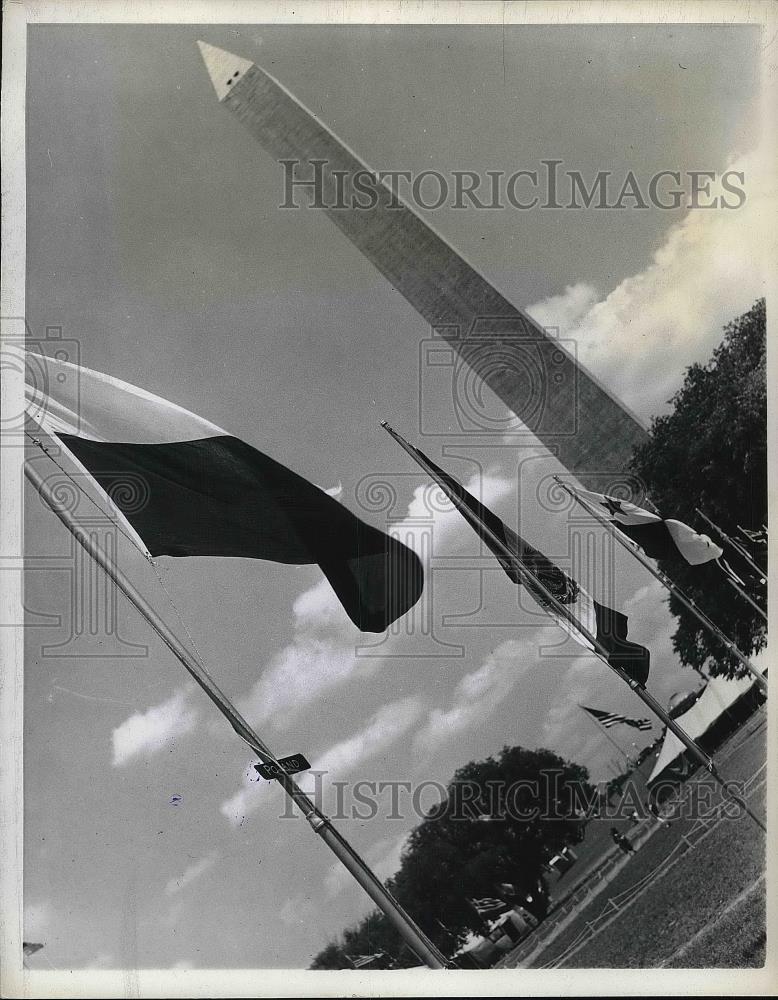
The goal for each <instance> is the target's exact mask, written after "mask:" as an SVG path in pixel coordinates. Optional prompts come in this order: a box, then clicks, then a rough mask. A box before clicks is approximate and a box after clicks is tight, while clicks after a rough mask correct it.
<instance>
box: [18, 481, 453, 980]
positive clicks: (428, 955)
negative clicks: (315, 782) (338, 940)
mask: <svg viewBox="0 0 778 1000" xmlns="http://www.w3.org/2000/svg"><path fill="white" fill-rule="evenodd" d="M24 473H25V475H26V476H27V479H29V481H30V482H31V483H32V485H33V486H34V487H35V489H36V490H37V491H38V493H39V494H40V496H41V498H42V499H43V501H44V503H45V504H46V505H47V506H48V507H50V508H51V510H52V511H53V512H54V513H55V514H56V516H57V517H58V518H59V519H60V521H61V522H62V523H63V524H64V525H65V527H66V528H67V529H68V531H69V532H70V533H71V535H73V537H74V538H75V539H76V541H77V542H78V543H79V544H80V545H82V546H83V548H84V549H86V551H87V552H88V553H89V555H90V556H91V557H92V558H93V559H94V560H95V562H96V563H97V564H98V566H100V568H101V569H102V570H103V571H104V572H105V573H106V574H107V575H108V576H109V577H110V579H111V580H113V581H114V583H115V584H116V586H117V587H118V588H119V589H120V590H121V591H122V593H123V594H124V595H125V596H126V597H127V598H128V600H129V601H130V603H131V604H132V605H133V606H134V607H135V608H136V609H137V610H138V611H139V612H140V614H141V615H142V616H143V618H145V620H146V621H147V622H148V624H149V625H150V626H151V627H152V628H153V629H154V631H155V632H156V633H157V635H158V636H159V637H160V639H162V641H163V642H164V643H165V645H166V646H167V647H168V649H169V650H170V651H171V652H172V653H173V655H174V656H175V657H176V658H177V659H178V660H179V661H180V662H181V663H182V664H183V666H184V667H185V668H186V669H187V671H188V672H189V673H190V674H191V676H192V677H193V678H194V680H195V681H196V682H197V683H198V684H199V685H200V687H201V688H202V689H203V691H204V692H205V694H206V695H207V696H208V697H209V698H210V699H211V701H212V702H213V703H214V704H215V705H216V707H217V708H218V709H219V711H220V712H221V713H222V715H224V716H225V718H226V719H227V720H228V722H229V723H230V725H231V726H232V728H233V729H234V730H235V732H236V733H237V734H238V735H239V736H240V737H241V738H242V739H243V740H245V742H246V743H247V744H248V745H249V746H250V747H251V749H252V750H253V751H254V752H255V753H256V754H257V755H258V756H259V758H260V760H261V761H262V762H263V763H264V764H273V765H275V767H276V769H277V777H276V780H277V781H278V783H279V784H280V785H281V787H282V788H283V789H284V791H285V792H286V794H287V795H288V796H289V797H290V798H291V799H292V800H293V802H294V803H295V804H296V805H297V806H298V808H299V809H300V811H301V812H302V814H303V816H305V818H306V819H307V820H308V822H309V824H310V825H311V827H312V828H313V830H314V831H315V832H316V833H317V834H318V835H319V836H320V837H321V839H322V840H323V841H324V842H325V844H327V846H328V847H329V848H330V849H331V850H332V852H333V853H334V854H335V855H336V856H337V858H338V860H339V861H340V862H341V863H342V864H343V865H344V866H345V867H346V868H347V869H348V870H349V871H350V872H351V874H352V875H353V876H354V878H355V879H356V880H357V882H359V884H360V885H361V886H362V888H363V889H364V890H365V892H366V893H367V894H368V895H369V896H370V897H371V899H372V900H373V902H374V903H375V904H376V905H377V906H378V907H379V909H380V910H381V911H382V912H383V913H384V914H385V915H386V916H387V917H388V919H389V920H390V921H391V922H392V923H393V924H394V926H395V927H396V928H397V930H398V931H399V933H400V935H401V936H402V937H403V939H404V940H405V941H406V942H407V943H408V945H409V946H410V947H411V948H412V949H413V951H414V952H415V953H416V954H417V955H418V956H419V958H420V959H422V961H424V962H425V963H426V964H427V965H428V966H429V967H430V968H432V969H443V968H447V967H448V966H449V962H448V961H447V959H446V957H445V956H444V955H443V954H442V952H440V951H439V950H438V948H437V947H436V946H435V945H434V944H433V943H432V941H430V939H429V938H428V937H427V936H426V934H424V932H423V931H422V930H421V928H420V927H418V926H417V925H416V924H415V923H414V921H413V920H412V919H411V917H410V916H409V915H408V914H407V913H406V912H405V910H404V909H403V908H402V907H401V906H400V904H399V903H398V902H397V900H396V899H395V898H394V897H393V896H392V895H391V893H390V892H389V891H388V890H387V889H386V887H385V886H384V884H383V883H382V882H381V880H380V879H379V878H378V877H377V875H376V874H375V873H374V872H373V871H372V870H371V869H370V868H369V867H368V865H367V864H366V863H365V862H364V861H363V860H362V858H361V857H360V856H359V855H358V854H357V852H356V851H355V850H354V849H353V847H351V845H350V844H349V843H348V841H347V840H346V839H345V838H344V837H343V836H342V835H341V834H340V833H339V832H338V831H337V830H336V829H335V827H334V826H333V824H332V821H331V820H330V819H329V817H328V816H326V815H325V814H324V813H323V812H321V810H319V809H318V808H317V807H316V806H315V805H314V804H313V802H312V801H311V800H310V798H309V797H308V796H307V795H306V794H305V792H304V791H303V790H302V789H301V788H300V787H299V786H298V785H297V783H296V782H295V781H294V780H293V779H292V778H291V776H290V775H288V774H287V773H286V771H285V770H284V768H283V766H282V765H281V764H279V762H278V760H277V758H276V757H275V756H274V754H273V753H272V752H271V751H270V750H269V749H268V747H267V746H266V744H265V743H264V742H263V741H262V740H261V739H260V738H259V736H258V735H257V734H256V733H255V732H254V730H253V729H252V728H251V726H250V725H249V724H248V722H246V720H245V719H244V718H243V717H242V716H241V715H240V713H239V712H238V710H237V709H236V708H235V706H234V705H233V704H232V703H231V702H230V700H229V699H228V698H227V696H226V695H225V694H224V693H223V692H222V691H220V690H219V688H218V687H217V685H216V683H215V682H214V681H213V680H212V679H211V677H210V675H209V674H208V672H207V671H206V670H205V669H204V668H203V667H202V666H201V665H200V664H199V663H197V661H196V660H195V658H194V657H193V656H192V654H191V653H190V651H189V650H188V649H187V648H186V646H185V645H184V644H183V643H182V642H181V640H180V639H179V638H178V636H177V635H176V634H175V633H174V632H173V631H172V630H171V629H170V627H169V626H168V625H167V623H166V622H165V621H164V620H163V619H162V618H161V617H160V616H159V615H158V614H157V612H156V611H155V610H154V609H153V608H152V607H151V605H150V604H149V603H148V602H147V601H146V599H145V598H144V597H143V596H142V595H141V594H140V593H138V591H137V589H136V588H135V586H134V585H133V584H132V582H131V581H130V580H129V579H128V578H127V577H126V576H125V575H124V574H123V573H122V571H121V570H120V569H119V567H118V566H117V565H116V564H115V563H114V562H113V561H112V560H111V558H110V557H109V556H108V555H107V553H106V552H105V551H104V550H103V549H102V548H101V547H100V546H99V545H98V544H97V542H96V541H95V540H94V539H93V538H92V537H91V536H90V534H89V532H87V531H85V530H84V529H83V528H82V527H81V526H80V525H79V524H78V522H77V521H76V520H75V518H74V517H73V515H72V514H71V512H70V511H68V510H65V509H64V508H63V507H61V506H59V505H58V504H57V502H56V500H55V498H54V497H53V495H52V493H51V490H50V488H49V487H47V486H46V483H45V481H44V479H43V477H42V476H41V475H40V474H39V472H38V471H37V469H35V468H33V466H32V463H31V462H29V461H28V462H25V465H24Z"/></svg>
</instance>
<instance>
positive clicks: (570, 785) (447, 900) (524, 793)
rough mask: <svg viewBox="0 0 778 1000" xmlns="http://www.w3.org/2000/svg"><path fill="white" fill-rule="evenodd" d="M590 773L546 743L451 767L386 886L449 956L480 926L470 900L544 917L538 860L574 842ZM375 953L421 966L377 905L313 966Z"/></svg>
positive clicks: (590, 791)
mask: <svg viewBox="0 0 778 1000" xmlns="http://www.w3.org/2000/svg"><path fill="white" fill-rule="evenodd" d="M588 778H589V775H588V772H587V771H586V769H585V768H584V767H581V766H580V765H578V764H572V763H569V762H567V761H565V760H563V759H562V758H561V757H558V756H557V755H556V754H554V753H552V752H551V751H550V750H526V749H524V748H523V747H504V748H503V750H502V752H501V753H500V755H499V756H498V757H496V758H495V757H488V758H487V759H486V760H483V761H478V762H476V761H472V762H471V763H470V764H467V765H466V766H465V767H463V768H460V770H458V771H457V772H456V774H455V775H454V777H453V779H452V781H451V782H450V784H449V785H448V788H447V797H446V800H445V801H444V802H442V803H440V804H439V805H437V806H435V807H434V808H433V809H431V810H430V811H429V812H428V814H427V815H426V817H425V818H424V819H423V820H422V822H421V823H420V824H419V825H418V826H416V827H415V828H414V829H413V830H412V831H411V834H410V836H409V838H408V842H407V845H406V847H405V850H404V852H403V855H402V858H401V864H400V869H399V871H398V872H397V874H396V875H395V876H394V878H392V879H390V880H389V881H388V882H387V886H388V888H389V889H390V890H391V891H392V892H393V893H394V895H395V896H396V897H397V899H398V900H399V902H400V903H401V905H402V906H403V907H404V908H405V909H406V910H407V911H408V912H409V913H410V914H411V916H412V917H413V919H414V920H415V921H416V922H417V923H418V924H419V926H420V927H421V928H422V929H423V930H424V931H425V933H426V934H427V935H428V936H429V937H430V938H431V939H432V940H433V941H434V942H435V944H437V946H438V947H439V948H440V949H441V951H443V952H444V953H447V954H452V953H453V952H454V951H455V950H456V949H457V947H458V946H459V945H460V944H462V943H463V942H464V940H465V939H466V937H467V934H468V932H471V931H472V932H474V933H477V934H480V933H483V932H484V931H485V929H486V928H485V924H484V922H483V919H482V917H480V916H479V915H478V913H477V911H476V910H475V908H474V907H473V905H472V904H471V903H470V900H471V899H482V898H483V897H487V896H489V897H500V898H504V899H506V900H507V901H508V902H514V901H515V902H517V903H520V904H521V905H523V906H526V908H527V909H529V910H531V911H533V912H535V914H536V915H537V916H544V915H545V912H546V909H547V906H548V890H547V887H546V884H545V879H544V875H543V871H544V869H543V865H544V862H545V861H546V860H547V859H548V858H549V856H550V855H552V854H554V853H556V852H557V851H559V850H560V849H561V848H562V847H564V846H565V845H567V844H571V843H577V842H578V841H579V840H580V839H581V837H582V834H583V825H584V822H585V814H586V812H587V810H588V809H589V808H590V807H591V806H592V805H593V803H594V801H595V800H596V792H595V789H594V788H593V787H592V786H591V785H590V784H589V781H588ZM376 951H385V952H387V953H388V954H389V955H391V956H392V958H393V959H394V960H395V961H396V963H397V965H398V966H401V967H402V966H408V965H417V964H418V959H417V958H416V956H415V955H413V954H412V953H411V952H410V950H409V949H408V948H406V947H404V945H403V944H402V942H401V940H400V937H399V935H398V934H397V932H396V931H395V930H394V928H393V927H392V925H391V924H390V923H389V921H388V920H387V919H386V918H385V917H384V916H383V914H381V913H378V912H374V913H371V914H370V915H369V916H368V917H366V918H365V919H364V920H362V921H361V923H359V924H358V925H357V926H356V927H354V928H350V929H348V930H347V931H345V933H344V935H343V939H342V942H341V943H332V944H330V945H328V946H327V947H326V948H325V949H324V950H323V951H321V952H320V953H319V954H318V955H317V956H316V958H315V959H314V962H313V965H312V966H311V968H314V969H325V968H330V969H331V968H350V967H351V962H350V961H349V958H348V957H347V956H350V957H352V958H353V957H355V956H357V955H363V954H374V953H375V952H376ZM337 963H340V964H337Z"/></svg>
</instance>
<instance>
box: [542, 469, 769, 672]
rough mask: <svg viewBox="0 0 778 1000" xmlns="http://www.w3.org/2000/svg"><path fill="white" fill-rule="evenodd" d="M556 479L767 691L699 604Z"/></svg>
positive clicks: (557, 477) (734, 646)
mask: <svg viewBox="0 0 778 1000" xmlns="http://www.w3.org/2000/svg"><path fill="white" fill-rule="evenodd" d="M554 479H555V480H556V482H557V483H559V485H560V486H561V487H562V489H563V490H564V491H565V492H566V493H568V494H569V495H570V496H571V497H572V498H573V499H574V500H575V501H576V503H578V504H580V505H581V507H583V509H584V510H585V511H586V512H587V513H588V514H590V515H591V516H592V517H593V518H594V519H595V520H596V521H599V522H600V524H602V525H603V527H604V528H605V529H606V530H607V531H608V532H609V533H610V534H611V535H612V536H613V537H614V538H615V539H616V541H617V542H619V544H620V545H622V546H623V547H624V548H625V549H626V550H627V552H631V553H632V555H633V556H634V557H635V558H636V559H637V560H638V562H639V563H641V564H642V565H643V566H645V568H646V569H647V570H648V571H649V573H651V575H652V576H655V577H656V579H657V580H659V582H660V583H661V584H662V585H663V586H664V587H666V588H667V590H669V591H670V593H671V594H673V595H674V596H675V597H677V598H678V600H679V601H680V602H681V604H683V605H684V607H686V608H688V609H689V611H691V613H692V614H693V615H694V616H695V617H696V618H697V619H698V620H699V621H700V622H702V624H703V625H704V626H705V628H707V629H708V631H710V632H712V633H713V635H715V636H716V638H717V639H718V640H719V641H720V642H721V643H723V645H724V646H726V648H727V649H728V650H729V652H730V653H732V655H733V656H734V657H735V658H736V659H738V660H739V661H740V662H741V663H742V664H743V666H744V667H745V668H746V670H748V671H749V672H750V673H751V674H753V676H754V678H755V679H756V682H757V684H758V685H759V686H760V687H761V688H762V690H763V691H767V681H766V680H765V678H764V677H763V676H762V674H761V673H760V672H759V671H758V670H757V669H756V667H755V666H754V665H753V663H752V662H751V661H750V660H749V659H748V657H747V656H746V655H745V654H744V653H741V651H740V650H739V649H738V648H737V646H736V645H735V643H734V642H733V641H732V640H731V639H729V638H728V637H727V636H726V635H724V633H723V632H722V631H721V629H720V628H719V627H718V625H715V624H714V623H713V622H712V621H711V620H710V618H708V616H707V615H706V614H705V612H704V611H701V610H700V608H699V607H698V606H697V604H696V603H695V602H694V601H693V600H692V599H691V598H690V597H687V596H686V594H685V593H684V592H683V591H682V590H681V589H680V588H679V587H678V586H677V585H676V584H674V583H673V581H672V580H671V579H670V578H669V577H668V576H666V575H665V574H664V573H663V572H662V571H661V570H659V569H657V568H656V567H655V566H653V565H652V564H651V562H650V561H649V560H648V559H647V558H646V557H645V556H644V555H643V553H642V552H641V551H640V549H639V548H638V547H637V545H635V543H634V542H632V541H627V540H626V538H624V536H623V535H622V533H621V532H620V531H617V530H616V527H615V525H613V524H611V522H610V521H609V520H608V519H607V518H606V517H603V516H602V515H601V514H600V513H599V511H596V510H594V508H592V507H591V506H590V505H589V504H588V503H586V501H585V500H582V499H581V497H580V496H579V495H578V493H577V492H576V491H575V490H574V489H573V488H572V487H570V486H568V484H567V483H565V482H564V481H563V480H562V479H560V477H559V476H554Z"/></svg>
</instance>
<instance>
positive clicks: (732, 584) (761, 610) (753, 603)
mask: <svg viewBox="0 0 778 1000" xmlns="http://www.w3.org/2000/svg"><path fill="white" fill-rule="evenodd" d="M727 583H728V584H729V585H730V587H732V588H733V589H734V590H736V591H737V592H738V594H740V596H741V597H742V598H743V599H744V600H746V601H748V603H749V604H750V605H751V607H753V608H755V609H756V610H757V611H758V612H759V614H760V615H761V616H762V618H764V620H765V621H767V614H766V613H765V610H764V608H761V607H760V606H759V605H758V604H757V603H756V601H755V600H754V599H753V597H751V595H750V594H747V593H746V592H745V590H743V588H742V587H740V586H738V584H736V583H735V581H734V580H733V579H732V577H731V576H728V577H727Z"/></svg>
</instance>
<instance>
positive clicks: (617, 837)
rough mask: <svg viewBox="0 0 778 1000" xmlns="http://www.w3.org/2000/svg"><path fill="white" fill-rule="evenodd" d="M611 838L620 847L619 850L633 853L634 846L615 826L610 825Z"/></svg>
mask: <svg viewBox="0 0 778 1000" xmlns="http://www.w3.org/2000/svg"><path fill="white" fill-rule="evenodd" d="M611 840H612V841H613V843H614V844H615V845H616V846H617V847H618V848H620V850H622V851H623V852H624V854H634V853H635V848H634V847H633V846H632V844H631V843H630V842H629V840H628V839H627V838H626V837H625V836H624V834H623V833H619V831H618V830H617V829H616V827H615V826H612V827H611Z"/></svg>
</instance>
